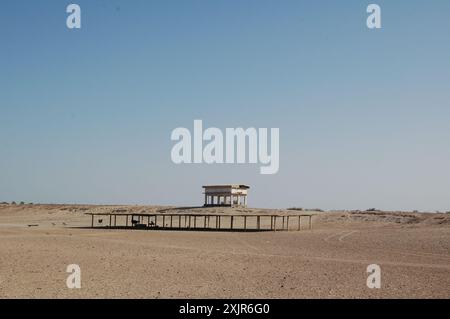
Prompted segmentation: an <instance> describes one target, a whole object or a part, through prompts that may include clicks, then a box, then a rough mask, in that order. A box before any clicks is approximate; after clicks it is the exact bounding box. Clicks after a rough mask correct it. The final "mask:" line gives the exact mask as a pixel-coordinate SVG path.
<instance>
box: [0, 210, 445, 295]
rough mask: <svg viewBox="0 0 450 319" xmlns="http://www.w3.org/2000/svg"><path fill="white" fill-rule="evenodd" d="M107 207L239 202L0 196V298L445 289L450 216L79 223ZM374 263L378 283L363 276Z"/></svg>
mask: <svg viewBox="0 0 450 319" xmlns="http://www.w3.org/2000/svg"><path fill="white" fill-rule="evenodd" d="M116 209H121V210H125V211H134V212H138V211H146V212H155V211H158V212H169V213H176V212H186V211H192V212H195V213H198V212H202V213H203V212H206V211H208V212H211V213H214V212H221V213H232V212H236V210H232V209H225V208H218V209H200V208H199V209H193V210H186V209H174V208H168V207H156V206H152V207H140V206H122V207H116V206H68V205H17V206H12V205H0V297H1V298H81V297H83V298H103V297H106V298H123V297H124V298H450V214H425V213H422V214H420V213H394V212H326V213H317V215H316V216H315V217H314V229H313V230H312V231H310V230H303V231H300V232H296V231H291V232H258V233H255V232H246V233H244V232H233V233H230V232H216V231H209V232H203V231H167V230H166V231H164V230H151V231H148V230H113V229H109V230H104V229H84V228H80V226H88V225H90V217H89V216H86V215H84V213H86V212H94V211H95V212H110V211H112V210H116ZM244 211H245V212H246V213H249V214H252V213H262V212H266V213H278V214H284V213H286V211H273V210H257V209H248V210H244ZM238 213H242V210H240V212H238ZM289 213H296V212H295V211H290V212H289ZM302 213H303V212H302ZM31 224H34V225H38V226H31V227H29V226H28V225H31ZM374 263H375V264H379V265H380V266H381V272H382V277H381V285H382V286H381V289H369V288H367V286H366V279H367V276H368V274H367V273H366V268H367V266H368V265H369V264H374ZM69 264H78V265H80V267H81V273H82V275H81V277H82V288H81V289H68V288H67V286H66V278H67V276H68V275H69V274H68V273H66V267H67V265H69Z"/></svg>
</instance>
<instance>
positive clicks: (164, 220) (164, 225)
mask: <svg viewBox="0 0 450 319" xmlns="http://www.w3.org/2000/svg"><path fill="white" fill-rule="evenodd" d="M163 228H166V216H165V215H163Z"/></svg>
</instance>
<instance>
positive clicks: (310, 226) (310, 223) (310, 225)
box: [309, 215, 312, 230]
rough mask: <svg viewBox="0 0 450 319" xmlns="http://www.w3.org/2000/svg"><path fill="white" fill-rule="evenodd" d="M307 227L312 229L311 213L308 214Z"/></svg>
mask: <svg viewBox="0 0 450 319" xmlns="http://www.w3.org/2000/svg"><path fill="white" fill-rule="evenodd" d="M309 229H310V230H311V229H312V215H309Z"/></svg>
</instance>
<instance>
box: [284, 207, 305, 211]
mask: <svg viewBox="0 0 450 319" xmlns="http://www.w3.org/2000/svg"><path fill="white" fill-rule="evenodd" d="M288 210H299V211H301V212H302V211H303V210H304V209H303V208H301V207H289V208H288Z"/></svg>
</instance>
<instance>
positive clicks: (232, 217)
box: [231, 216, 234, 230]
mask: <svg viewBox="0 0 450 319" xmlns="http://www.w3.org/2000/svg"><path fill="white" fill-rule="evenodd" d="M233 219H234V216H231V230H233Z"/></svg>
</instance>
